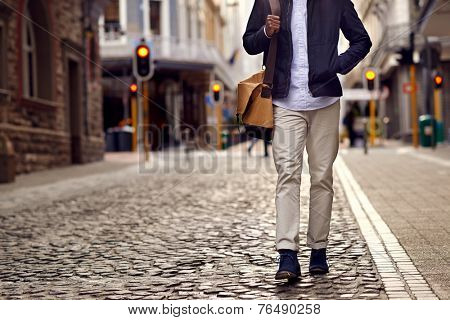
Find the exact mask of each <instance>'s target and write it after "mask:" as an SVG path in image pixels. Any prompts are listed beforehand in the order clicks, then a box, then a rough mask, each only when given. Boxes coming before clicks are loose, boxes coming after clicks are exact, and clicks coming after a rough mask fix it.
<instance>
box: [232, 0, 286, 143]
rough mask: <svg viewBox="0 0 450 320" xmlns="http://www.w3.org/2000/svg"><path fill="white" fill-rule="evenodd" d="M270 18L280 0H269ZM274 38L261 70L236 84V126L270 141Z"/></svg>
mask: <svg viewBox="0 0 450 320" xmlns="http://www.w3.org/2000/svg"><path fill="white" fill-rule="evenodd" d="M269 3H270V9H271V12H272V15H276V16H280V14H281V10H280V0H269ZM277 46H278V36H277V34H274V35H273V37H272V38H271V40H270V47H269V53H268V56H267V59H266V64H265V68H264V70H262V71H260V72H258V73H256V74H254V75H252V76H251V77H250V78H248V79H245V80H243V81H241V82H240V83H239V84H238V89H237V96H238V105H237V110H236V116H237V119H238V123H241V124H243V125H244V126H245V131H246V133H247V134H248V135H249V136H250V137H253V138H258V139H263V140H267V141H270V140H272V128H273V105H272V87H273V75H274V72H275V61H276V57H277Z"/></svg>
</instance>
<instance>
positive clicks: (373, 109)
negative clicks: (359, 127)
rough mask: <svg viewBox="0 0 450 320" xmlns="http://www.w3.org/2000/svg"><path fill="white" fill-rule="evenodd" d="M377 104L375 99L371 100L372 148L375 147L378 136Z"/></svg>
mask: <svg viewBox="0 0 450 320" xmlns="http://www.w3.org/2000/svg"><path fill="white" fill-rule="evenodd" d="M376 108H377V107H376V103H375V99H374V98H373V95H372V97H371V98H370V103H369V110H370V146H371V147H373V146H374V145H375V135H376Z"/></svg>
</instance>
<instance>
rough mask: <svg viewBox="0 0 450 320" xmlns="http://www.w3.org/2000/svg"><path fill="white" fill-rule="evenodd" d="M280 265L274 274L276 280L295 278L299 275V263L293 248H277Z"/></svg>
mask: <svg viewBox="0 0 450 320" xmlns="http://www.w3.org/2000/svg"><path fill="white" fill-rule="evenodd" d="M278 252H279V253H280V266H279V268H278V272H277V274H276V275H275V279H276V280H283V279H288V280H291V279H296V278H298V277H300V264H299V263H298V259H297V252H296V251H293V250H287V249H286V250H284V249H282V250H279V251H278Z"/></svg>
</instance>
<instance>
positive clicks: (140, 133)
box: [137, 81, 144, 156]
mask: <svg viewBox="0 0 450 320" xmlns="http://www.w3.org/2000/svg"><path fill="white" fill-rule="evenodd" d="M142 83H143V82H142V81H138V88H139V90H138V94H137V144H138V153H139V156H140V155H141V154H142V152H144V126H143V122H144V112H143V111H144V110H143V107H142Z"/></svg>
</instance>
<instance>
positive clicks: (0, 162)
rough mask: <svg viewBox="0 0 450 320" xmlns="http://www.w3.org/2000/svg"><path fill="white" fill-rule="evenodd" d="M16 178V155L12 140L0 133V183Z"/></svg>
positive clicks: (12, 180)
mask: <svg viewBox="0 0 450 320" xmlns="http://www.w3.org/2000/svg"><path fill="white" fill-rule="evenodd" d="M15 178H16V156H15V153H14V148H13V145H12V142H11V141H10V140H9V139H8V137H6V135H4V134H2V135H0V183H8V182H14V180H15Z"/></svg>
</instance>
